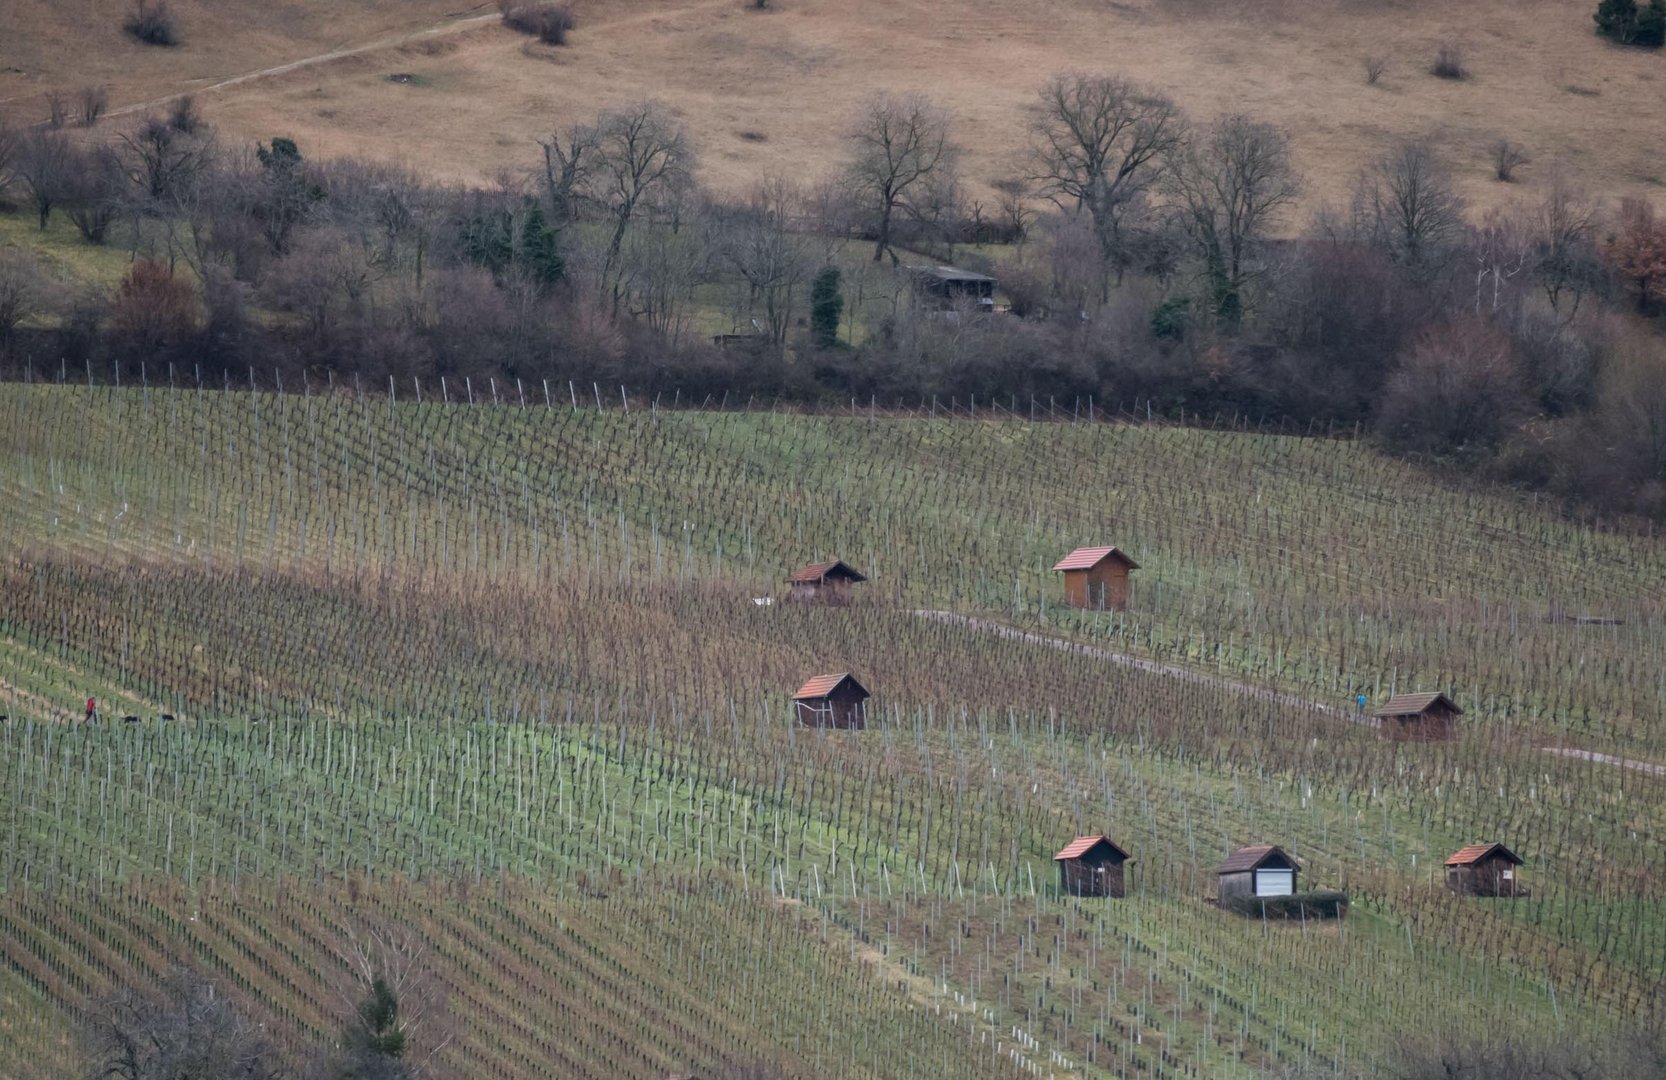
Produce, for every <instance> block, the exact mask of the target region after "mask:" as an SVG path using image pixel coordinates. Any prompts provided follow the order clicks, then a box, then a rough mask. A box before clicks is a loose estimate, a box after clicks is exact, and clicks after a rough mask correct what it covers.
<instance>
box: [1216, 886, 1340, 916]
mask: <svg viewBox="0 0 1666 1080" xmlns="http://www.w3.org/2000/svg"><path fill="white" fill-rule="evenodd" d="M1222 906H1223V907H1225V908H1226V909H1227V910H1228V911H1233V912H1236V913H1238V914H1239V915H1244V916H1247V917H1249V918H1254V919H1340V918H1342V917H1343V916H1344V915H1346V914H1347V913H1348V895H1347V894H1346V893H1341V892H1337V891H1336V890H1335V889H1316V890H1314V891H1312V892H1304V893H1295V894H1293V895H1291V896H1231V897H1228V898H1227V899H1226V900H1225V901H1223V902H1222Z"/></svg>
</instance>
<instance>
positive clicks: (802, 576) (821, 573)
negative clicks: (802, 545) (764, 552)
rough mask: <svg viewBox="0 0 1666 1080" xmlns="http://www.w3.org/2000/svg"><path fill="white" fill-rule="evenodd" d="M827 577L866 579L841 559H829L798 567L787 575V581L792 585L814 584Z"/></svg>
mask: <svg viewBox="0 0 1666 1080" xmlns="http://www.w3.org/2000/svg"><path fill="white" fill-rule="evenodd" d="M829 577H839V578H843V579H844V580H846V581H866V580H868V579H867V578H865V577H863V576H862V575H861V574H860V573H858V572H857V571H856V570H854V569H852V568H851V566H850V564H848V563H846V562H845V561H844V560H842V559H831V560H829V561H827V562H820V563H811V564H810V565H809V566H804V567H800V568H799V569H797V570H794V571H793V572H792V573H791V574H788V575H787V581H789V582H790V583H792V584H794V585H814V584H817V583H819V582H821V581H822V580H824V579H826V578H829Z"/></svg>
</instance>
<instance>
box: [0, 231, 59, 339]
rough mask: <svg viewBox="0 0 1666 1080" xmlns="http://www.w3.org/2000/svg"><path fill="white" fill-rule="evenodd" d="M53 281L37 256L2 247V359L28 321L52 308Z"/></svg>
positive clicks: (0, 254)
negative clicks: (19, 329) (13, 338)
mask: <svg viewBox="0 0 1666 1080" xmlns="http://www.w3.org/2000/svg"><path fill="white" fill-rule="evenodd" d="M52 292H53V289H52V282H51V279H50V278H48V277H47V276H46V270H45V269H44V268H43V267H42V266H41V264H40V261H39V260H37V259H36V258H35V256H34V255H33V254H31V253H30V252H29V251H27V250H25V249H23V248H11V247H7V248H0V356H5V355H6V352H7V350H8V349H9V347H10V345H11V340H12V335H13V334H14V333H16V331H17V328H18V326H19V325H21V324H22V323H23V322H24V320H26V319H29V318H31V317H33V316H35V315H38V314H41V313H42V312H44V311H46V310H48V309H49V308H50V307H51V301H52Z"/></svg>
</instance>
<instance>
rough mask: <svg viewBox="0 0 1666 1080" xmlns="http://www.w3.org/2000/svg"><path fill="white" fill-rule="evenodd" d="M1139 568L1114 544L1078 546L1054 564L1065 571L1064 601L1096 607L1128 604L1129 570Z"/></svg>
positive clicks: (1099, 609) (1062, 571) (1071, 604)
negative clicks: (1106, 545)
mask: <svg viewBox="0 0 1666 1080" xmlns="http://www.w3.org/2000/svg"><path fill="white" fill-rule="evenodd" d="M1139 568H1140V564H1139V563H1137V562H1135V561H1134V560H1133V559H1130V558H1129V557H1128V556H1127V555H1124V554H1123V553H1122V552H1120V551H1118V550H1117V549H1116V548H1114V547H1084V548H1077V549H1076V550H1075V551H1072V552H1071V553H1070V554H1069V555H1066V556H1065V557H1064V558H1062V559H1060V560H1059V561H1058V562H1056V563H1054V564H1053V569H1054V570H1055V571H1057V572H1059V573H1062V574H1063V575H1064V602H1065V603H1066V604H1068V605H1070V606H1071V607H1074V608H1088V609H1090V610H1094V611H1104V610H1106V609H1110V610H1114V611H1121V610H1122V609H1123V608H1125V607H1127V606H1128V572H1129V571H1130V570H1138V569H1139Z"/></svg>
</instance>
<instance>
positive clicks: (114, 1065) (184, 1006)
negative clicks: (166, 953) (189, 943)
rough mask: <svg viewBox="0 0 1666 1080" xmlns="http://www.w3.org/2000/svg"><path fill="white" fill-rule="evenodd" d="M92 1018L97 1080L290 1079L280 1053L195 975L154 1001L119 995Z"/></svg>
mask: <svg viewBox="0 0 1666 1080" xmlns="http://www.w3.org/2000/svg"><path fill="white" fill-rule="evenodd" d="M86 1015H87V1021H86V1028H85V1030H84V1032H83V1036H82V1039H83V1043H84V1045H85V1049H86V1054H87V1059H88V1066H89V1067H88V1075H89V1076H91V1077H99V1078H101V1080H103V1078H110V1080H172V1078H174V1077H186V1076H205V1077H206V1076H217V1077H227V1078H236V1080H278V1078H279V1077H282V1076H284V1075H286V1071H285V1069H284V1067H283V1064H282V1062H281V1060H280V1059H279V1055H278V1050H277V1047H276V1046H274V1045H273V1044H272V1043H271V1042H270V1041H269V1040H267V1038H266V1037H265V1036H264V1035H262V1034H261V1033H260V1031H259V1029H258V1028H256V1027H255V1026H254V1025H253V1024H251V1023H250V1022H249V1021H248V1020H246V1019H244V1018H243V1017H242V1016H241V1015H239V1013H238V1012H237V1010H236V1009H235V1008H234V1007H233V1006H232V1004H231V1002H230V1001H228V1000H227V999H226V998H225V996H224V995H222V994H221V993H220V992H219V990H218V988H217V987H216V986H215V985H214V984H213V983H212V982H209V981H208V980H207V979H204V978H202V977H201V976H198V975H195V974H192V973H190V972H186V971H175V972H173V973H172V974H170V975H169V976H168V978H167V979H166V981H165V982H164V984H163V986H162V987H161V991H160V993H158V994H156V995H154V996H147V995H144V994H141V993H139V992H138V991H135V990H132V989H126V990H121V991H118V992H116V993H114V994H112V995H110V996H108V997H106V998H102V999H100V1000H98V1001H96V1002H93V1003H92V1004H91V1006H90V1007H89V1008H88V1009H87V1014H86Z"/></svg>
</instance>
